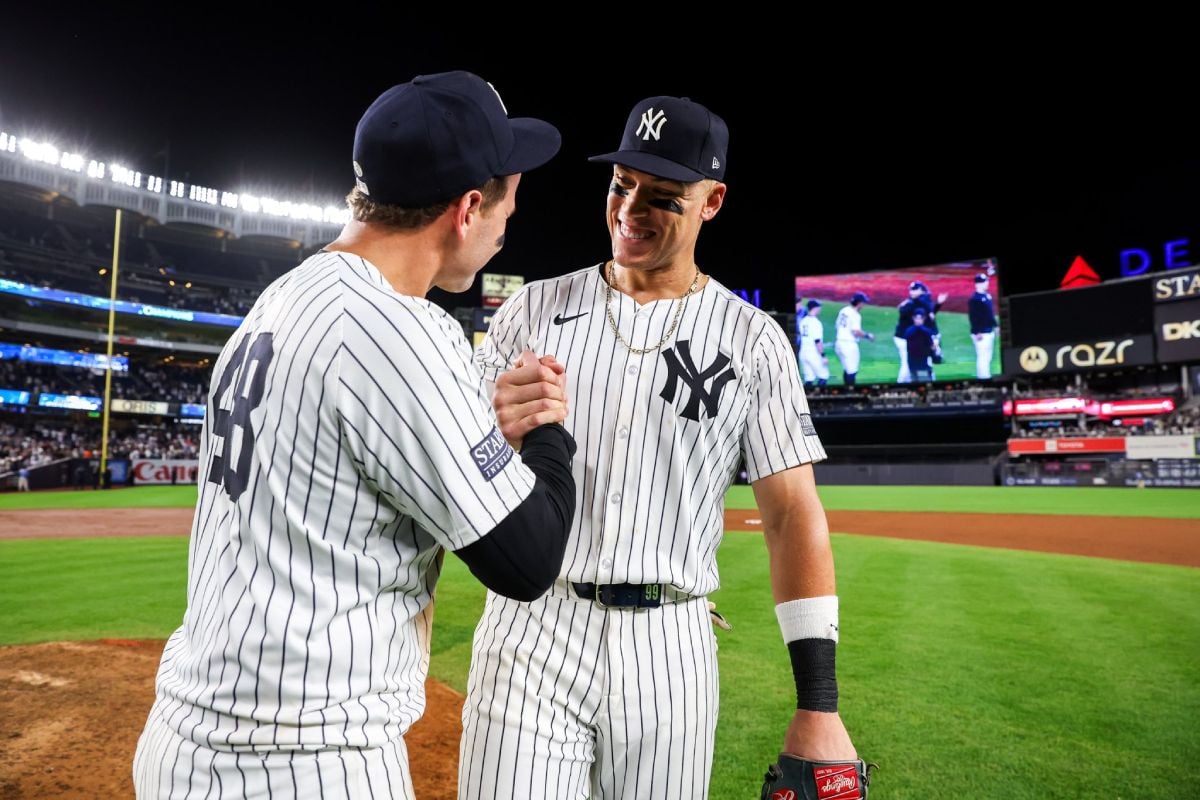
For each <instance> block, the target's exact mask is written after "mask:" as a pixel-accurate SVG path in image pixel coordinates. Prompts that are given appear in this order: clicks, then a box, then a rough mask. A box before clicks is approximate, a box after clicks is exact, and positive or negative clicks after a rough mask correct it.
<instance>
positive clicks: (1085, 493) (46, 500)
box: [0, 486, 1200, 519]
mask: <svg viewBox="0 0 1200 800" xmlns="http://www.w3.org/2000/svg"><path fill="white" fill-rule="evenodd" d="M819 488H820V493H821V500H822V501H823V502H824V504H825V508H827V509H831V510H849V511H951V512H966V513H971V512H979V513H987V514H1078V515H1083V516H1111V517H1180V518H1187V519H1200V492H1196V491H1188V490H1187V489H1117V488H1105V487H1098V488H1090V487H1089V488H1068V487H1035V486H821V487H819ZM195 504H196V487H195V486H140V487H138V488H136V489H120V490H113V491H111V492H93V491H81V492H24V493H21V494H17V493H13V492H10V493H7V494H0V511H6V510H9V509H14V510H15V509H22V508H134V507H145V506H153V507H185V508H186V507H190V506H194V505H195ZM725 505H726V507H727V508H755V507H756V506H755V503H754V493H753V491H752V490H751V488H750V487H749V486H734V487H731V488H730V490H729V493H728V494H727V495H726V497H725Z"/></svg>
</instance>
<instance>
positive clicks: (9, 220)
mask: <svg viewBox="0 0 1200 800" xmlns="http://www.w3.org/2000/svg"><path fill="white" fill-rule="evenodd" d="M76 214H77V215H79V212H76ZM81 216H82V218H83V219H84V220H85V221H84V222H80V221H79V220H76V221H75V222H74V223H67V222H65V221H62V220H57V219H47V218H41V217H38V216H33V215H30V214H27V213H23V212H18V211H14V210H12V209H0V277H5V278H9V279H11V280H17V281H21V282H22V283H27V284H31V285H34V286H41V287H46V288H54V289H61V290H63V291H73V292H80V293H83V294H90V295H99V296H103V297H107V296H108V294H109V291H110V285H109V280H110V276H109V275H108V273H107V270H108V268H109V267H111V261H112V243H111V241H110V239H109V236H110V235H111V233H110V232H109V231H107V230H105V231H101V230H99V229H93V228H92V227H89V225H88V224H87V223H86V215H81ZM129 230H132V231H137V230H139V228H138V227H137V226H129ZM149 230H150V229H149V228H147V229H146V231H147V233H146V236H145V237H143V236H141V235H130V233H129V232H127V233H126V235H125V236H124V238H123V239H122V244H121V255H122V258H121V271H120V280H119V283H118V287H117V297H118V299H121V300H127V301H129V302H135V303H148V304H151V305H163V306H168V307H172V308H186V309H190V310H193V311H208V312H213V313H219V314H232V315H235V316H244V315H245V314H246V313H248V312H249V310H250V308H251V306H253V304H254V301H255V299H256V298H257V296H258V293H259V292H260V291H261V290H262V289H263V288H264V287H265V286H266V285H267V283H269V282H270V281H271V280H273V279H274V278H276V277H278V276H279V275H281V274H283V273H284V272H286V271H287V270H288V269H290V268H291V267H293V266H295V265H296V264H297V263H299V261H300V260H302V257H303V256H304V255H306V254H305V253H303V252H301V251H284V250H281V251H279V252H278V253H276V254H275V255H272V256H267V255H263V254H259V255H254V254H251V253H247V252H227V251H226V250H225V249H224V242H223V241H221V240H217V243H215V244H214V243H212V242H207V243H205V245H204V246H190V245H188V244H186V243H184V242H180V241H173V237H180V236H183V235H182V234H178V233H167V232H166V231H165V229H159V228H154V230H155V231H156V233H155V236H156V237H158V238H154V239H152V238H149ZM272 252H274V251H272ZM102 271H103V274H102Z"/></svg>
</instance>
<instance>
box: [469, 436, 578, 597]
mask: <svg viewBox="0 0 1200 800" xmlns="http://www.w3.org/2000/svg"><path fill="white" fill-rule="evenodd" d="M574 455H575V440H574V439H573V438H572V437H571V434H569V433H567V431H566V429H565V428H563V426H561V425H557V424H556V425H542V426H541V427H539V428H535V429H534V430H532V431H530V432H529V434H527V435H526V436H525V439H524V441H523V442H522V445H521V460H522V461H523V462H524V463H525V466H527V467H529V470H530V471H531V472H532V473H533V474H534V475H535V476H536V477H537V481H536V482H535V483H534V486H533V491H532V492H530V494H529V496H528V497H526V498H525V500H524V501H523V502H522V503H521V504H520V505H519V506H517V507H516V508H515V509H513V511H512V513H511V514H509V515H508V516H507V517H505V518H504V519H503V520H501V521H500V524H499V525H497V526H496V527H495V528H492V530H491V531H489V532H488V533H487V534H486V535H485V536H483V537H482V538H480V539H478V540H477V541H475V542H473V543H471V544H469V545H467V546H466V547H464V548H462V549H460V550H455V551H454V553H455V555H457V556H458V557H459V558H461V559H462V560H463V562H465V563H466V565H467V567H468V568H469V569H470V570H471V574H473V575H474V576H475V577H476V578H478V579H479V581H480V583H482V584H483V585H484V586H486V587H488V588H489V589H491V590H492V591H493V592H496V593H497V594H502V595H504V596H505V597H511V598H512V599H514V600H520V601H522V602H529V601H530V600H536V599H537V598H539V597H541V596H542V595H543V594H544V593H545V591H546V590H547V589H549V588H550V585H551V584H552V583H554V579H555V578H557V577H558V574H559V572H560V571H561V570H562V561H563V555H564V554H565V553H566V549H567V534H568V533H570V530H571V519H572V517H574V516H575V478H574V476H573V475H572V474H571V458H572V457H573V456H574Z"/></svg>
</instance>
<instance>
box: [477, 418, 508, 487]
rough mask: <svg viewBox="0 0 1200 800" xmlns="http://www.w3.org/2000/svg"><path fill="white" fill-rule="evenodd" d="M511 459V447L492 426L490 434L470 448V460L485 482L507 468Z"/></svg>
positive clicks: (498, 430)
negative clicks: (477, 468)
mask: <svg viewBox="0 0 1200 800" xmlns="http://www.w3.org/2000/svg"><path fill="white" fill-rule="evenodd" d="M512 457H513V449H512V447H510V446H509V444H508V442H506V441H505V440H504V434H502V433H500V429H499V428H497V427H495V426H494V425H493V426H492V430H491V433H489V434H488V435H487V436H486V437H485V438H484V440H483V441H482V442H480V443H479V444H477V445H475V446H473V447H472V448H471V460H473V461H474V462H475V466H477V467H479V472H480V473H481V474H482V475H483V479H484V480H486V481H490V480H491V479H492V478H494V477H496V476H497V475H499V474H500V471H501V470H502V469H504V468H505V467H506V466H508V462H509V461H512Z"/></svg>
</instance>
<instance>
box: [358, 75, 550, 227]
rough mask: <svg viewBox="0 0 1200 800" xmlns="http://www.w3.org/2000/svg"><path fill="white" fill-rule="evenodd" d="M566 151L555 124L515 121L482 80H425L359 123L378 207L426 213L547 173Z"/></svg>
mask: <svg viewBox="0 0 1200 800" xmlns="http://www.w3.org/2000/svg"><path fill="white" fill-rule="evenodd" d="M561 144H562V137H561V136H560V135H559V133H558V129H557V128H555V127H554V126H553V125H551V124H550V123H548V122H543V121H542V120H540V119H531V118H527V117H522V118H517V119H510V118H509V116H508V111H507V109H505V107H504V103H503V102H502V101H501V100H500V95H499V93H498V92H497V91H496V90H495V88H494V87H493V86H492V85H491V84H490V83H488V82H487V81H485V80H484V79H483V78H480V77H479V76H478V75H475V74H473V73H470V72H465V71H462V70H459V71H457V72H441V73H438V74H436V75H418V76H417V77H415V78H413V79H412V80H411V81H409V82H408V83H402V84H400V85H398V86H393V87H392V88H391V89H388V90H387V91H386V92H384V93H383V94H381V95H380V96H379V97H378V98H376V100H375V102H374V103H372V104H371V106H370V108H368V109H367V110H366V113H364V114H363V116H362V119H360V120H359V121H358V127H357V129H355V131H354V175H355V179H356V185H357V186H358V188H359V190H360V191H362V193H363V194H365V195H366V196H367V197H369V198H370V199H371V200H374V201H375V202H376V203H383V204H386V205H395V206H401V207H402V208H424V207H425V206H430V205H434V204H436V203H442V202H445V201H447V200H451V199H453V198H455V197H458V196H459V195H461V194H462V193H463V192H466V191H468V190H470V189H476V188H478V187H480V186H482V185H483V184H485V183H486V182H487V181H488V180H490V179H491V178H495V177H502V176H505V175H514V174H516V173H518V172H526V171H528V170H531V169H533V168H534V167H540V166H541V165H542V164H545V163H546V162H547V161H549V160H550V159H551V158H553V157H554V154H555V153H557V152H558V148H559V146H560V145H561Z"/></svg>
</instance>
